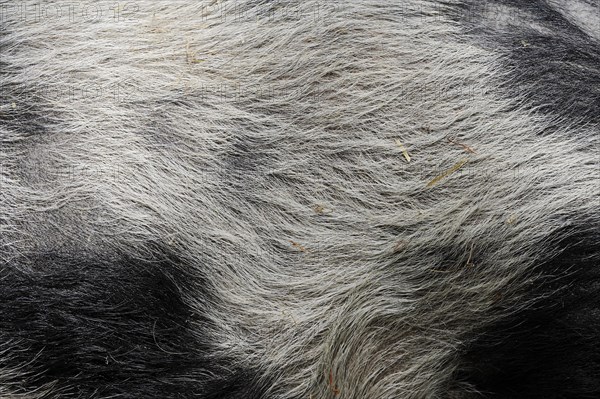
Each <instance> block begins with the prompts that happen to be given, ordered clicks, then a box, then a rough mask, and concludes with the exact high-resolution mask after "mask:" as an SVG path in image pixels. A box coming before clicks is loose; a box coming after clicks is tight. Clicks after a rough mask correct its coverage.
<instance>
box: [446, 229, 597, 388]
mask: <svg viewBox="0 0 600 399" xmlns="http://www.w3.org/2000/svg"><path fill="white" fill-rule="evenodd" d="M599 243H600V236H599V235H598V234H593V235H592V236H591V237H587V238H585V239H582V238H578V237H575V236H572V237H569V238H568V239H566V240H562V241H560V242H558V244H557V245H559V246H560V247H561V248H564V251H562V252H561V253H560V255H558V256H556V257H553V258H552V259H550V260H548V261H547V262H546V263H544V264H543V265H542V266H540V268H539V269H538V270H536V272H539V273H543V275H544V276H545V277H543V278H542V279H540V280H539V281H538V283H537V284H535V285H532V288H531V291H530V292H527V293H526V296H525V299H524V300H523V301H521V305H522V308H521V310H518V311H515V312H514V313H511V314H510V316H507V317H505V318H504V319H502V320H501V321H500V322H498V323H497V324H495V325H493V326H490V327H488V328H486V329H485V330H484V331H480V332H479V333H478V334H476V336H475V338H474V339H473V340H471V341H470V342H469V344H468V347H467V349H466V351H465V353H464V365H465V366H464V368H463V369H462V370H460V371H459V372H458V373H457V376H456V379H457V381H459V382H462V383H465V382H466V383H469V384H471V385H473V386H474V387H475V388H476V389H477V390H479V391H480V392H481V393H482V397H485V398H498V399H509V398H510V399H514V398H530V399H538V398H539V399H542V398H543V399H553V398H557V399H558V398H561V399H570V398H572V399H584V398H598V397H600V269H598V267H597V266H598V262H599V260H600V259H599V256H598V255H599V251H598V245H599ZM527 303H529V305H528V306H527V305H526V304H527Z"/></svg>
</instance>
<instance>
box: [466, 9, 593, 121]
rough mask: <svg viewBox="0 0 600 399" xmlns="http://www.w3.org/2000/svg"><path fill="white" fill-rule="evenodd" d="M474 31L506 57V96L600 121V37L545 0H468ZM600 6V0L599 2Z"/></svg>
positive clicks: (484, 43)
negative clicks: (519, 97) (592, 34)
mask: <svg viewBox="0 0 600 399" xmlns="http://www.w3.org/2000/svg"><path fill="white" fill-rule="evenodd" d="M468 4H469V5H468V6H466V7H464V8H461V9H460V10H457V15H458V18H459V19H460V20H461V21H462V22H463V23H464V25H465V26H466V28H467V30H468V32H469V34H470V36H471V37H473V38H474V39H475V41H476V42H477V43H480V44H481V45H482V46H484V47H487V48H490V49H491V50H493V51H495V52H500V53H501V54H503V55H505V56H506V58H505V60H506V65H505V66H506V70H507V71H508V72H509V79H508V80H507V82H506V85H505V87H504V90H505V91H506V94H507V96H509V97H510V98H515V97H516V96H524V97H525V98H526V99H527V101H528V102H529V105H530V106H531V107H537V108H539V109H540V110H542V111H543V112H545V113H547V114H549V115H552V116H562V117H567V118H569V119H570V120H571V121H572V122H573V123H574V124H586V123H599V122H600V43H599V42H598V41H597V40H596V39H595V38H593V37H591V36H589V35H587V34H586V33H585V32H583V31H582V30H581V29H580V28H579V27H578V26H576V25H575V24H573V23H571V22H570V21H569V20H568V19H567V18H566V17H565V16H564V15H563V14H561V13H560V12H558V11H557V10H556V9H554V8H552V7H550V6H549V5H548V4H547V3H546V2H545V1H543V0H536V1H519V0H495V1H484V2H481V1H475V2H468ZM598 7H600V6H598Z"/></svg>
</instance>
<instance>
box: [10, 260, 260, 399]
mask: <svg viewBox="0 0 600 399" xmlns="http://www.w3.org/2000/svg"><path fill="white" fill-rule="evenodd" d="M204 284H205V283H204V282H203V281H201V280H200V279H198V278H197V277H195V276H193V275H191V274H189V273H185V272H184V271H183V267H182V265H180V264H178V261H177V260H175V259H173V258H169V259H166V260H161V261H158V262H147V261H140V260H134V259H118V260H115V259H110V260H106V259H102V258H101V257H96V258H91V257H89V256H81V254H73V256H66V255H64V254H46V255H45V256H43V257H38V258H36V259H35V260H33V262H32V264H30V265H27V266H26V267H19V266H17V265H6V264H5V265H2V266H1V267H0V303H1V304H2V306H1V307H0V342H3V343H7V344H5V345H4V347H3V348H2V349H5V350H6V352H5V353H3V354H2V357H1V358H0V367H10V368H16V367H21V368H22V370H23V371H26V372H27V376H26V378H23V379H22V382H21V389H22V390H23V392H28V391H31V390H34V389H37V388H38V387H40V386H43V385H44V384H53V385H54V387H55V388H56V389H57V392H59V394H58V397H61V398H68V397H85V398H88V397H98V398H104V397H119V398H187V397H199V398H257V397H259V396H260V395H259V393H258V392H256V390H255V389H253V385H254V384H255V383H254V381H253V380H254V378H255V377H256V373H255V372H254V371H252V370H240V369H238V367H237V366H235V365H233V364H231V362H230V361H228V359H225V358H223V357H222V356H217V355H215V354H214V353H213V352H214V351H213V350H212V348H213V347H214V345H215V344H218V343H217V342H210V340H209V339H208V338H206V334H205V333H206V332H207V331H209V330H210V329H211V326H210V325H209V324H208V323H209V321H208V319H206V318H204V317H203V316H202V315H201V314H198V312H197V310H196V311H194V310H193V309H191V308H190V306H189V305H188V304H187V299H186V298H189V297H193V298H194V299H195V300H199V301H201V302H202V301H203V300H206V299H207V298H208V297H207V293H206V292H204V291H203V289H202V288H203V285H204ZM207 303H208V302H207Z"/></svg>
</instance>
